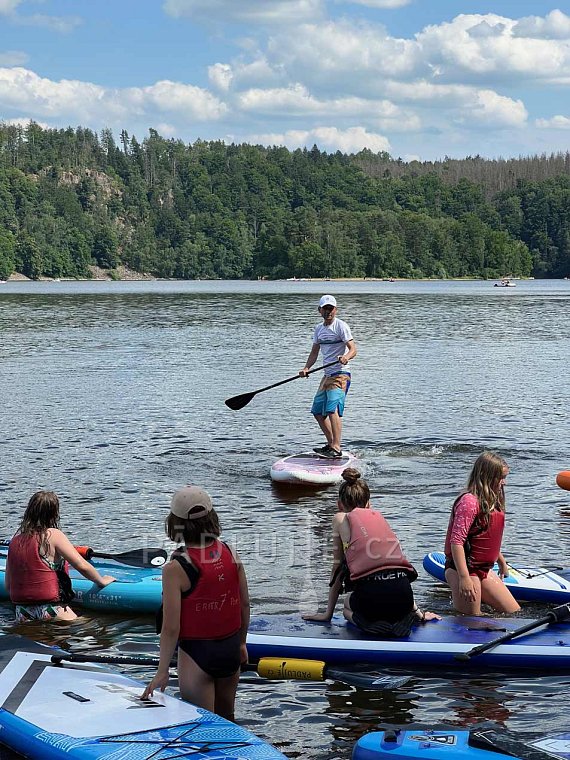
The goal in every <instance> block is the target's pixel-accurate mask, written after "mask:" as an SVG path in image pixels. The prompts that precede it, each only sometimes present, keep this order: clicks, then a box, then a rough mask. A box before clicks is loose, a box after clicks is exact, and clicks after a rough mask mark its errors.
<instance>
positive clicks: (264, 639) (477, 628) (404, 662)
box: [247, 615, 570, 673]
mask: <svg viewBox="0 0 570 760" xmlns="http://www.w3.org/2000/svg"><path fill="white" fill-rule="evenodd" d="M530 622H532V621H530V620H528V619H527V620H525V619H523V618H499V619H493V618H487V617H464V616H457V617H453V616H447V617H444V618H443V620H440V621H430V622H427V623H423V624H418V625H417V626H415V627H414V628H413V630H412V632H411V633H410V635H409V636H406V637H405V638H401V639H372V638H370V637H369V636H367V635H366V634H365V633H364V632H363V631H361V630H360V629H359V628H357V627H356V626H354V625H352V624H350V623H347V622H346V620H344V618H343V617H342V616H335V617H333V619H332V621H331V622H330V623H313V622H310V621H306V620H303V619H302V618H301V616H300V615H268V616H266V617H257V616H254V617H253V618H252V619H251V623H250V627H249V633H248V636H247V649H248V652H249V655H250V657H251V658H252V659H255V660H256V659H258V658H260V657H300V658H301V659H308V660H324V662H326V663H327V664H331V665H337V664H339V665H350V664H351V663H371V664H374V665H381V666H396V667H406V668H407V669H409V668H417V667H420V668H423V669H426V670H433V669H434V668H437V669H438V670H441V669H442V668H446V669H448V670H450V671H454V670H461V671H464V670H466V669H468V670H475V669H483V670H489V669H494V670H496V671H503V670H507V669H508V670H523V669H528V668H531V669H533V668H538V669H540V670H541V671H542V672H543V673H555V672H557V673H558V672H559V673H566V672H570V623H556V624H552V625H549V626H546V625H544V626H542V627H541V628H539V629H537V630H534V631H531V632H529V633H528V634H526V635H523V636H520V637H518V638H515V639H513V640H512V641H509V642H507V643H504V644H501V645H500V646H497V647H495V648H494V649H491V650H489V651H487V652H485V653H483V654H480V655H478V656H476V657H473V658H472V659H470V660H469V661H468V662H459V661H458V660H457V659H456V658H455V655H456V654H461V653H465V652H468V651H469V650H470V649H471V648H472V647H474V646H477V645H478V644H484V643H487V642H490V641H494V640H495V639H496V638H498V637H499V636H502V635H504V634H505V632H510V631H515V630H516V629H517V628H520V627H522V626H524V625H526V624H528V623H530Z"/></svg>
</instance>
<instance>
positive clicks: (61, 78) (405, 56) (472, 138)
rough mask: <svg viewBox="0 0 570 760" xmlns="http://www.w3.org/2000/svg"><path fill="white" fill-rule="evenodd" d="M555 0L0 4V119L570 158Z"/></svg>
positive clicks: (7, 0)
mask: <svg viewBox="0 0 570 760" xmlns="http://www.w3.org/2000/svg"><path fill="white" fill-rule="evenodd" d="M569 94H570V0H567V1H566V2H556V1H555V0H554V2H552V3H551V2H549V0H518V2H515V1H514V0H488V1H486V2H484V1H483V0H454V1H453V2H452V1H451V0H122V1H120V2H116V0H115V1H114V2H111V0H75V1H72V0H0V118H1V119H3V120H4V121H7V122H13V123H25V122H26V121H27V120H29V119H35V120H36V121H38V122H39V123H40V124H42V125H47V126H53V127H66V126H68V125H72V126H76V125H82V126H87V127H91V128H92V129H94V130H100V129H102V128H103V127H111V128H112V129H113V131H114V132H115V133H116V135H117V136H118V134H119V132H120V130H121V129H123V128H124V129H127V130H128V132H129V133H134V134H135V135H136V136H137V137H138V138H139V139H142V138H143V137H144V136H145V135H146V134H147V133H148V128H149V127H153V128H154V129H157V130H158V131H159V132H160V133H161V134H163V135H164V136H166V137H174V138H180V139H182V140H184V141H185V142H193V141H194V140H196V139H198V138H201V139H206V140H207V139H223V140H225V141H226V142H232V141H233V142H253V143H262V144H266V145H269V144H282V145H286V146H288V147H289V148H296V147H299V146H304V145H306V146H309V147H310V146H312V145H313V144H314V143H316V144H317V145H319V147H320V148H322V149H324V150H328V151H334V150H337V149H338V150H342V151H346V152H353V151H358V150H361V149H362V148H364V147H368V148H370V149H371V150H373V151H379V150H387V151H388V152H390V153H391V154H392V155H393V156H394V157H398V156H400V157H402V158H404V159H407V160H409V159H411V158H420V159H436V158H441V157H443V156H445V155H449V156H455V157H462V156H466V155H475V154H481V155H485V156H493V157H496V156H504V157H508V156H517V155H519V154H529V153H542V152H545V151H546V152H551V151H558V150H563V151H565V150H567V149H568V148H569V147H570V98H569Z"/></svg>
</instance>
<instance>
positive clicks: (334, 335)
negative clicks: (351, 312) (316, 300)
mask: <svg viewBox="0 0 570 760" xmlns="http://www.w3.org/2000/svg"><path fill="white" fill-rule="evenodd" d="M349 340H352V333H351V332H350V327H349V326H348V325H347V324H346V322H343V321H342V319H338V318H335V319H334V320H333V322H332V324H330V325H325V324H324V323H322V322H321V324H320V325H317V326H316V327H315V332H314V333H313V343H318V344H319V346H320V348H321V353H322V355H323V364H328V363H329V362H332V361H334V360H335V359H336V358H338V357H339V356H344V354H346V353H347V351H348V348H347V347H346V344H347V343H348V341H349ZM324 372H325V375H335V374H336V373H337V372H350V365H348V364H341V363H340V362H337V363H336V364H334V365H333V366H332V367H327V368H326V369H325V371H324Z"/></svg>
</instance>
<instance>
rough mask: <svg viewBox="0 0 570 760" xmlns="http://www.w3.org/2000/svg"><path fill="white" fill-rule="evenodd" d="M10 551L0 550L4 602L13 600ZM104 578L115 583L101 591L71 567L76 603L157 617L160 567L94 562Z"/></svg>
mask: <svg viewBox="0 0 570 760" xmlns="http://www.w3.org/2000/svg"><path fill="white" fill-rule="evenodd" d="M7 555H8V549H7V548H6V547H0V600H1V601H10V596H9V594H8V591H7V589H6V584H5V582H4V580H5V572H6V557H7ZM91 564H92V565H93V566H94V567H96V568H97V570H98V571H99V572H100V573H101V575H112V576H114V577H115V578H116V579H117V580H116V581H115V582H114V583H111V584H109V585H108V586H105V588H99V586H97V584H96V583H93V581H89V580H87V578H84V577H83V576H82V575H81V573H78V572H77V570H74V569H73V568H70V570H69V575H70V577H71V582H72V585H73V590H74V591H75V594H76V598H75V599H74V600H73V603H72V606H75V605H76V604H77V605H79V606H81V607H85V608H86V609H91V610H100V611H104V612H129V613H135V614H153V613H155V612H156V611H157V610H158V608H159V607H160V604H161V601H162V574H161V568H160V567H146V568H138V567H132V566H130V565H123V564H122V563H120V562H116V561H114V560H98V559H93V560H91Z"/></svg>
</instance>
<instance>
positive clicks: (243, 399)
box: [224, 393, 255, 412]
mask: <svg viewBox="0 0 570 760" xmlns="http://www.w3.org/2000/svg"><path fill="white" fill-rule="evenodd" d="M254 396H255V393H242V394H241V396H232V398H227V399H226V400H225V402H224V403H225V405H226V406H229V408H230V409H233V410H234V412H237V410H238V409H243V408H244V406H247V405H248V404H249V402H250V401H251V399H252V398H253V397H254Z"/></svg>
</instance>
